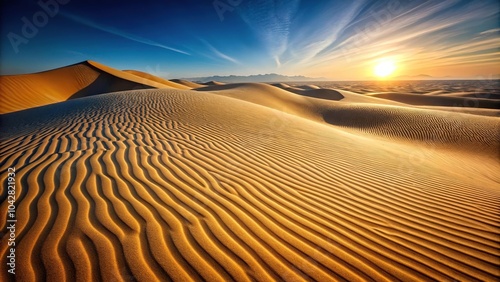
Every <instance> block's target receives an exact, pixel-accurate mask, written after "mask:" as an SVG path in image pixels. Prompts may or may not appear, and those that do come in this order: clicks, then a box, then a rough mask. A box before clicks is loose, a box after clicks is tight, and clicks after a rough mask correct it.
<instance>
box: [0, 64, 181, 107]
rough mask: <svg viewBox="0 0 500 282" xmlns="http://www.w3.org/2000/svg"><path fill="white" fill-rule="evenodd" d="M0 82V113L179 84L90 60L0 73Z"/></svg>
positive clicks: (179, 86)
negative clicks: (21, 72) (33, 70)
mask: <svg viewBox="0 0 500 282" xmlns="http://www.w3.org/2000/svg"><path fill="white" fill-rule="evenodd" d="M150 77H153V76H151V75H150ZM167 82H169V81H168V80H167ZM0 85H2V87H0V100H1V101H2V103H1V104H0V114H3V113H9V112H14V111H19V110H24V109H29V108H32V107H37V106H42V105H46V104H51V103H57V102H61V101H66V100H68V99H74V98H80V97H86V96H92V95H96V94H102V93H108V92H115V91H123V90H130V89H147V88H168V87H173V88H182V86H181V85H178V86H173V83H169V84H168V85H166V84H163V83H159V82H157V81H153V80H149V79H147V78H144V77H139V76H136V75H133V74H130V73H127V72H123V71H119V70H116V69H113V68H110V67H108V66H105V65H102V64H100V63H97V62H93V61H85V62H82V63H78V64H75V65H71V66H67V67H62V68H58V69H54V70H49V71H44V72H40V73H34V74H25V75H6V76H0Z"/></svg>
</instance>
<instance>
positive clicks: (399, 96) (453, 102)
mask: <svg viewBox="0 0 500 282" xmlns="http://www.w3.org/2000/svg"><path fill="white" fill-rule="evenodd" d="M367 95H369V96H373V97H378V98H384V99H389V100H393V101H397V102H402V103H406V104H410V105H429V106H447V107H475V108H489V109H500V101H498V100H493V99H485V98H470V97H454V96H444V95H422V94H403V93H380V94H367Z"/></svg>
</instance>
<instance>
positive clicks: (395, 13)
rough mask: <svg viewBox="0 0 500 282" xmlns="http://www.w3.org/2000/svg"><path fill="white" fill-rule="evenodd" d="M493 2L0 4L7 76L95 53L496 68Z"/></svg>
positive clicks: (467, 72)
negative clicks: (389, 61)
mask: <svg viewBox="0 0 500 282" xmlns="http://www.w3.org/2000/svg"><path fill="white" fill-rule="evenodd" d="M499 3H500V1H498V0H472V1H470V0H467V1H462V0H443V1H441V0H439V1H438V0H435V1H418V0H413V1H412V0H381V1H366V0H359V1H357V0H353V1H340V0H339V1H333V0H332V1H329V0H315V1H306V0H178V1H172V0H161V1H153V0H141V1H114V0H113V1H111V0H99V1H95V0H86V1H83V0H40V1H25V0H2V4H1V5H2V8H1V19H0V21H1V28H0V31H1V40H0V43H1V49H0V74H2V75H6V74H20V73H32V72H37V71H43V70H48V69H53V68H57V67H61V66H65V65H70V64H74V63H77V62H80V61H84V60H93V61H97V62H100V63H103V64H106V65H108V66H111V67H114V68H117V69H135V70H140V71H146V72H149V73H152V74H154V75H157V76H161V77H164V78H168V79H172V78H185V77H199V76H210V75H251V74H264V73H279V74H283V75H304V76H308V77H321V78H327V79H332V80H364V79H369V78H372V77H373V75H374V74H373V69H374V67H375V66H376V65H377V64H378V63H379V62H380V61H383V60H391V61H392V62H394V64H395V66H396V71H395V72H394V75H410V76H412V75H419V74H426V75H431V76H435V77H445V76H447V77H460V78H489V77H492V76H494V75H497V74H500V56H499V55H500V36H499V35H500V24H499V21H500V16H499V10H500V4H499Z"/></svg>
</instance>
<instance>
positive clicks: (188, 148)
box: [0, 67, 500, 281]
mask: <svg viewBox="0 0 500 282" xmlns="http://www.w3.org/2000/svg"><path fill="white" fill-rule="evenodd" d="M79 68H82V67H79ZM79 86H81V85H77V86H75V89H76V88H78V87H79ZM227 87H229V86H227ZM218 89H219V90H216V89H214V90H209V91H208V92H204V91H187V90H177V89H162V90H156V89H153V90H135V91H126V92H116V93H109V94H103V95H96V96H92V97H85V98H82V99H74V100H69V101H66V102H62V103H58V104H52V105H47V106H44V107H39V108H34V109H29V110H25V111H20V112H16V113H10V114H5V115H2V133H4V132H5V134H2V135H1V139H0V171H1V172H2V179H5V172H6V170H7V168H8V167H12V166H15V167H16V169H17V171H16V182H17V183H18V186H17V187H18V190H17V197H18V199H17V202H16V204H17V212H16V213H17V216H18V218H17V219H18V222H17V225H16V230H17V231H16V232H17V233H16V234H17V238H16V243H17V245H16V247H17V249H16V254H19V256H18V257H17V261H16V273H18V274H17V276H16V278H17V279H18V280H20V281H34V280H37V279H46V280H51V281H63V280H69V281H75V280H104V281H114V280H119V281H121V280H129V279H130V280H132V279H137V280H141V281H151V280H156V279H158V280H166V279H167V278H170V279H172V280H175V281H189V280H206V281H228V280H238V281H254V280H258V281H272V280H287V281H305V280H315V281H332V280H333V281H335V280H337V281H367V280H374V281H435V280H437V281H453V280H458V281H476V280H482V281H495V280H496V279H497V278H498V277H499V276H500V261H499V257H500V242H499V240H498V236H499V234H500V224H499V222H500V213H498V210H499V208H500V175H499V174H498V171H500V164H499V163H498V161H497V160H496V159H494V158H493V157H491V156H487V155H486V154H478V155H472V154H474V149H475V145H474V146H473V144H476V143H477V142H483V141H484V142H485V143H484V144H485V146H491V144H490V143H488V142H490V141H491V142H493V141H494V140H493V139H494V138H497V137H495V136H497V135H494V134H493V133H492V132H491V130H492V127H493V126H495V125H498V119H495V118H490V117H481V116H473V115H465V114H464V116H466V117H467V118H470V120H466V121H465V122H464V123H462V125H463V127H454V126H455V125H454V124H455V122H458V121H459V120H460V119H461V118H462V116H457V115H459V114H455V113H446V112H443V111H432V110H427V109H411V108H410V109H405V108H404V107H398V106H389V105H375V104H374V105H370V104H359V105H353V104H350V103H343V102H339V101H325V100H321V99H314V98H309V97H303V96H300V95H296V94H293V93H290V92H287V91H284V90H281V89H278V88H276V87H273V86H269V85H261V84H251V85H239V86H237V87H235V88H234V89H232V92H234V94H232V95H233V96H238V95H242V93H244V92H245V91H247V96H252V97H253V96H254V95H253V94H255V93H257V94H255V96H256V97H254V98H245V99H243V100H242V99H239V98H238V99H235V97H231V94H229V93H230V92H231V91H226V90H223V89H221V88H218ZM259 91H260V92H259ZM268 91H271V92H269V93H274V94H276V95H275V96H276V97H274V98H269V100H270V101H271V102H272V103H278V102H279V101H280V100H279V99H281V98H283V99H285V100H286V99H289V100H290V101H288V102H287V103H289V104H287V105H286V106H285V107H291V108H290V109H292V110H295V111H299V112H300V111H302V113H303V115H306V114H313V113H319V114H323V116H324V117H326V118H327V122H329V123H332V124H336V125H335V126H332V125H329V124H327V123H325V122H318V121H317V120H316V121H311V120H309V119H307V118H303V117H301V116H300V115H292V114H288V113H284V112H283V111H280V109H279V108H277V109H274V108H273V107H274V106H273V104H272V103H269V102H266V101H265V99H264V98H263V97H264V96H263V94H259V93H264V92H268ZM226 96H229V97H226ZM290 97H292V98H290ZM240 98H241V97H240ZM250 99H255V100H254V101H249V100H250ZM373 99H376V98H373ZM311 101H315V102H311ZM265 103H268V105H266V106H263V105H262V104H265ZM294 103H295V104H294ZM301 104H305V105H308V106H309V107H310V109H309V112H307V111H306V108H303V105H301ZM291 105H295V107H297V108H293V107H292V106H291ZM319 105H325V108H324V109H327V106H328V105H330V106H331V108H330V109H329V110H328V111H326V110H325V111H326V114H325V112H321V111H319V110H318V108H317V107H319ZM288 112H292V111H291V110H289V111H288ZM304 113H306V114H304ZM34 117H36V118H34ZM468 123H469V124H468ZM389 124H395V126H396V127H397V128H398V130H401V133H398V132H399V131H398V132H394V131H393V130H392V129H391V128H390V127H388V125H389ZM407 125H410V126H412V127H410V128H408V127H405V126H407ZM433 126H434V127H435V131H434V132H432V133H431V132H427V131H429V130H430V129H431V128H432V127H433ZM474 127H477V128H476V129H473V128H474ZM353 128H358V129H356V130H357V132H360V130H361V131H364V132H365V134H354V131H353ZM405 128H406V131H405ZM439 132H441V133H439ZM373 133H376V134H375V135H373ZM385 134H388V135H391V136H394V135H397V134H400V135H401V134H402V135H405V134H406V135H409V136H413V135H415V134H416V136H414V137H415V138H422V137H423V138H427V137H428V136H431V135H435V134H438V135H437V137H438V138H434V139H433V142H434V143H435V144H436V145H438V146H417V145H415V144H414V143H411V142H394V141H393V140H391V139H392V137H391V138H389V139H388V138H381V136H383V135H385ZM448 134H450V135H448ZM488 138H490V139H488ZM450 140H451V141H453V142H455V141H457V142H458V141H460V142H465V143H463V144H466V143H467V142H469V143H467V144H470V146H464V148H463V149H462V150H461V151H458V150H455V151H452V152H450V151H448V150H446V148H442V147H443V146H445V145H446V144H447V142H449V141H450ZM496 141H497V142H498V141H499V140H496ZM497 144H498V143H497ZM441 145H442V146H441ZM28 187H29V189H28ZM2 189H5V186H4V185H2ZM2 191H3V192H2V193H1V195H3V196H2V197H3V199H5V195H6V194H5V190H2ZM0 211H1V213H2V214H3V215H5V214H6V212H7V202H6V201H4V200H2V201H1V204H0ZM0 225H1V226H0V227H1V228H2V230H5V227H6V226H5V225H6V222H5V221H0ZM4 234H5V233H3V234H2V238H3V239H4V238H5V235H4ZM0 246H1V249H0V255H1V257H3V258H5V257H6V254H7V244H1V245H0ZM6 267H7V265H6V264H5V263H2V264H1V265H0V280H2V281H6V280H7V276H6V275H7V271H6Z"/></svg>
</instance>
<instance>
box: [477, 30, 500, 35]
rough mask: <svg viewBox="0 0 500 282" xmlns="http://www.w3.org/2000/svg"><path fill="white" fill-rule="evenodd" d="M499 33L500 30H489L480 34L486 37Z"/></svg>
mask: <svg viewBox="0 0 500 282" xmlns="http://www.w3.org/2000/svg"><path fill="white" fill-rule="evenodd" d="M499 32H500V28H493V29H489V30H485V31H483V32H480V33H479V34H481V35H485V34H492V33H499Z"/></svg>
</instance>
